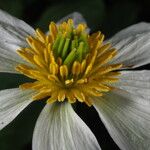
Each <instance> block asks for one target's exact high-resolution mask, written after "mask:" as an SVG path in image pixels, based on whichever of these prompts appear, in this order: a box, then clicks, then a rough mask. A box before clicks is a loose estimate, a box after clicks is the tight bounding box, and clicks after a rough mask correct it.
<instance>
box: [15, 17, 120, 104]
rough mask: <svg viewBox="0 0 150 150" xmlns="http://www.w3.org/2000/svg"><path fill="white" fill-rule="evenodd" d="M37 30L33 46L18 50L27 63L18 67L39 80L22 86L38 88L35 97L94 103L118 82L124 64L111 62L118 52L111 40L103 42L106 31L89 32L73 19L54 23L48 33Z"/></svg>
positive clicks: (31, 42)
mask: <svg viewBox="0 0 150 150" xmlns="http://www.w3.org/2000/svg"><path fill="white" fill-rule="evenodd" d="M35 33H36V35H35V36H34V37H31V36H30V37H28V38H27V39H26V40H27V42H28V44H29V46H28V47H26V48H20V49H19V50H18V51H17V52H18V54H19V55H20V56H21V57H22V58H23V59H25V60H26V61H27V63H26V64H19V65H18V66H17V67H16V70H17V71H19V72H20V73H22V74H24V75H26V76H28V77H29V78H32V79H34V80H35V81H34V82H30V83H25V84H23V85H21V86H20V87H21V88H22V89H34V90H36V91H37V94H36V95H34V96H33V100H40V99H43V98H46V97H47V98H48V100H47V102H48V103H53V102H55V101H59V102H62V101H65V100H67V101H68V102H70V103H75V102H76V101H77V100H78V101H80V102H85V103H86V104H87V105H88V106H91V105H92V101H91V98H92V97H93V96H102V95H103V93H104V92H108V91H110V90H111V89H112V83H114V82H117V81H118V78H117V76H118V75H120V73H119V72H117V71H116V70H118V69H119V68H121V67H122V65H121V64H112V65H111V64H108V62H109V61H110V60H112V59H113V58H114V57H115V56H116V54H117V51H116V49H114V48H111V45H110V44H109V43H108V44H103V40H104V35H103V34H102V33H100V32H97V33H94V34H92V35H89V34H88V33H87V32H86V25H85V24H79V25H78V26H77V27H75V26H74V23H73V21H72V20H71V19H69V20H68V21H67V22H63V23H62V24H60V25H56V24H55V23H53V22H51V23H50V25H49V33H48V34H47V35H46V34H44V33H43V32H42V31H41V30H40V29H37V30H36V32H35Z"/></svg>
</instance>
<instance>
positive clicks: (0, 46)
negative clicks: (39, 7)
mask: <svg viewBox="0 0 150 150" xmlns="http://www.w3.org/2000/svg"><path fill="white" fill-rule="evenodd" d="M70 17H71V18H73V20H74V23H75V25H76V24H79V23H80V22H84V21H83V18H82V16H81V15H80V14H78V13H74V14H72V15H70V16H69V18H70ZM82 27H83V26H82ZM38 31H39V32H40V30H38ZM36 32H37V31H36ZM40 33H41V32H40ZM40 35H41V34H40ZM28 36H32V37H34V36H35V31H34V29H32V27H30V26H29V25H27V24H26V23H25V22H23V21H21V20H19V19H16V18H15V17H12V16H10V15H9V14H7V13H6V12H3V11H0V72H8V73H14V74H15V73H19V72H18V71H16V69H15V68H16V66H18V65H19V64H26V65H29V63H28V62H26V61H25V60H23V59H22V58H21V57H20V56H19V55H18V54H17V50H18V49H20V48H24V47H29V46H28V43H27V42H26V40H25V39H26V38H27V37H28ZM41 37H42V36H41ZM101 38H102V37H101ZM107 42H111V43H112V46H113V47H115V48H116V49H117V50H118V52H117V55H115V57H113V59H111V61H109V64H123V68H124V70H123V71H122V70H119V71H120V73H121V75H120V76H119V77H118V76H117V78H119V81H117V82H115V83H114V84H113V87H115V88H112V89H109V90H107V93H105V94H104V95H101V96H93V95H94V94H95V95H96V92H95V93H94V92H93V93H92V92H91V91H89V92H91V93H92V94H91V93H89V95H90V94H91V95H92V96H91V95H90V98H91V97H92V99H90V101H86V100H85V99H84V96H85V93H86V92H85V91H84V90H82V92H83V91H84V92H85V93H84V92H83V93H82V94H81V93H80V92H78V90H76V89H75V91H76V92H77V93H75V92H74V91H73V94H74V95H75V98H77V99H78V100H79V101H81V102H83V101H84V102H86V103H87V104H89V105H90V104H93V106H94V107H95V109H96V110H97V112H98V114H99V116H100V119H101V120H102V121H103V123H104V125H105V126H106V128H107V130H108V132H109V134H110V135H111V137H112V138H113V140H114V141H115V142H116V143H117V144H118V146H119V147H120V149H122V150H148V149H150V71H149V70H143V71H133V70H128V71H125V69H133V68H136V67H140V66H142V65H145V64H148V63H150V24H148V23H139V24H136V25H133V26H131V27H128V28H126V29H124V30H123V31H121V32H119V33H117V34H116V35H115V36H113V37H112V38H111V39H109V40H108V41H107ZM32 46H33V45H32ZM115 52H116V51H115V50H113V54H114V53H115ZM94 56H96V54H95V55H94ZM92 58H93V57H92ZM35 59H36V57H35ZM39 65H41V64H39ZM31 67H32V65H31ZM120 67H121V66H119V67H118V68H116V69H119V68H120ZM54 68H55V67H54ZM19 71H22V70H21V69H20V70H19ZM53 71H54V72H55V71H56V70H55V69H54V70H53ZM65 71H66V68H65V67H64V68H63V69H62V72H63V73H62V76H64V75H66V74H67V73H66V72H65ZM103 71H104V70H103ZM23 73H24V74H25V72H23ZM32 73H33V72H32ZM28 75H29V74H28ZM54 80H55V79H54ZM82 81H83V80H82ZM109 81H111V79H110V80H109ZM72 82H73V80H66V82H65V83H66V84H67V85H68V83H69V84H70V83H72ZM80 82H81V81H80ZM110 84H111V83H110ZM26 86H27V85H26ZM50 88H51V87H50ZM89 88H90V87H89ZM94 88H96V90H98V88H100V87H95V86H94ZM106 89H107V88H106V87H103V86H102V87H101V90H106ZM46 90H49V89H46ZM57 90H58V89H57ZM36 92H37V91H35V90H31V89H26V90H22V89H20V88H15V89H7V90H2V91H0V129H3V128H4V127H5V126H6V125H8V124H9V123H10V122H11V121H12V120H13V119H14V118H15V117H16V116H17V115H18V114H19V113H20V112H21V111H22V110H23V109H24V108H25V107H27V106H28V105H29V104H30V103H31V102H32V101H33V99H32V98H33V95H35V93H36ZM105 92H106V91H105ZM46 94H47V93H46ZM61 94H62V95H61ZM61 94H60V93H59V94H58V95H59V96H58V97H59V99H60V101H64V99H65V96H64V95H63V92H62V93H61ZM60 95H61V96H60ZM65 95H67V94H65ZM40 96H43V95H40ZM51 97H54V94H53V95H52V94H51ZM56 97H57V96H56ZM60 97H61V98H60ZM66 97H67V96H66ZM68 97H69V96H68ZM68 97H67V98H68ZM73 100H74V99H73ZM51 101H56V99H55V98H53V99H50V102H51ZM70 102H73V101H72V99H71V98H70ZM88 102H90V103H88ZM98 149H100V146H99V144H98V142H97V140H96V138H95V136H94V135H93V133H92V132H91V131H90V129H89V128H88V127H87V126H86V124H85V123H84V122H83V121H82V120H81V118H80V117H79V116H78V115H77V114H76V113H75V112H74V110H73V108H72V106H71V104H70V103H68V102H54V103H52V104H51V103H47V104H46V106H45V108H44V109H43V111H42V112H41V114H40V116H39V118H38V120H37V123H36V126H35V130H34V135H33V150H98Z"/></svg>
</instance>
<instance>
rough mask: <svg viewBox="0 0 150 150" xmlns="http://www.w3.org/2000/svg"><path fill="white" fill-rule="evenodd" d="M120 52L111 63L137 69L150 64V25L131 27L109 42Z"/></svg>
mask: <svg viewBox="0 0 150 150" xmlns="http://www.w3.org/2000/svg"><path fill="white" fill-rule="evenodd" d="M108 41H109V42H110V43H112V46H113V47H115V48H116V49H117V50H118V55H117V56H116V57H115V58H114V60H113V61H112V62H111V63H123V64H124V68H129V69H130V68H136V67H139V66H142V65H145V64H148V63H150V57H149V56H150V24H149V23H139V24H136V25H133V26H130V27H128V28H126V29H124V30H122V31H120V32H119V33H117V34H116V35H114V36H113V37H112V38H111V39H109V40H108Z"/></svg>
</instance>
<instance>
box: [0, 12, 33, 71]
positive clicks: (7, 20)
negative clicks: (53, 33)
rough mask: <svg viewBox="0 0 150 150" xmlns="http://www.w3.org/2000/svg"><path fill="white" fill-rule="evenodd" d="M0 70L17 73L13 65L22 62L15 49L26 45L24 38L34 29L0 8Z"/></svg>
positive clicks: (31, 33)
mask: <svg viewBox="0 0 150 150" xmlns="http://www.w3.org/2000/svg"><path fill="white" fill-rule="evenodd" d="M0 16H1V17H0V72H10V73H17V72H16V71H15V69H14V68H15V66H16V65H17V64H18V63H21V62H24V61H23V60H22V59H21V58H20V57H19V55H18V54H17V53H16V50H17V49H18V48H20V47H26V46H27V43H26V41H25V38H26V37H27V36H29V35H33V34H34V30H33V29H32V28H31V27H30V26H29V25H27V24H26V23H25V22H23V21H21V20H19V19H17V18H15V17H12V16H11V15H9V14H8V13H6V12H4V11H2V10H0Z"/></svg>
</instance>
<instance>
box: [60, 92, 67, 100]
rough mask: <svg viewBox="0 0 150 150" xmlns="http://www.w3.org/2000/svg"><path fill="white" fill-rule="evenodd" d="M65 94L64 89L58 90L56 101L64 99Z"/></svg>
mask: <svg viewBox="0 0 150 150" xmlns="http://www.w3.org/2000/svg"><path fill="white" fill-rule="evenodd" d="M65 96H66V91H65V90H60V91H59V92H58V101H64V99H65Z"/></svg>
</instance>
